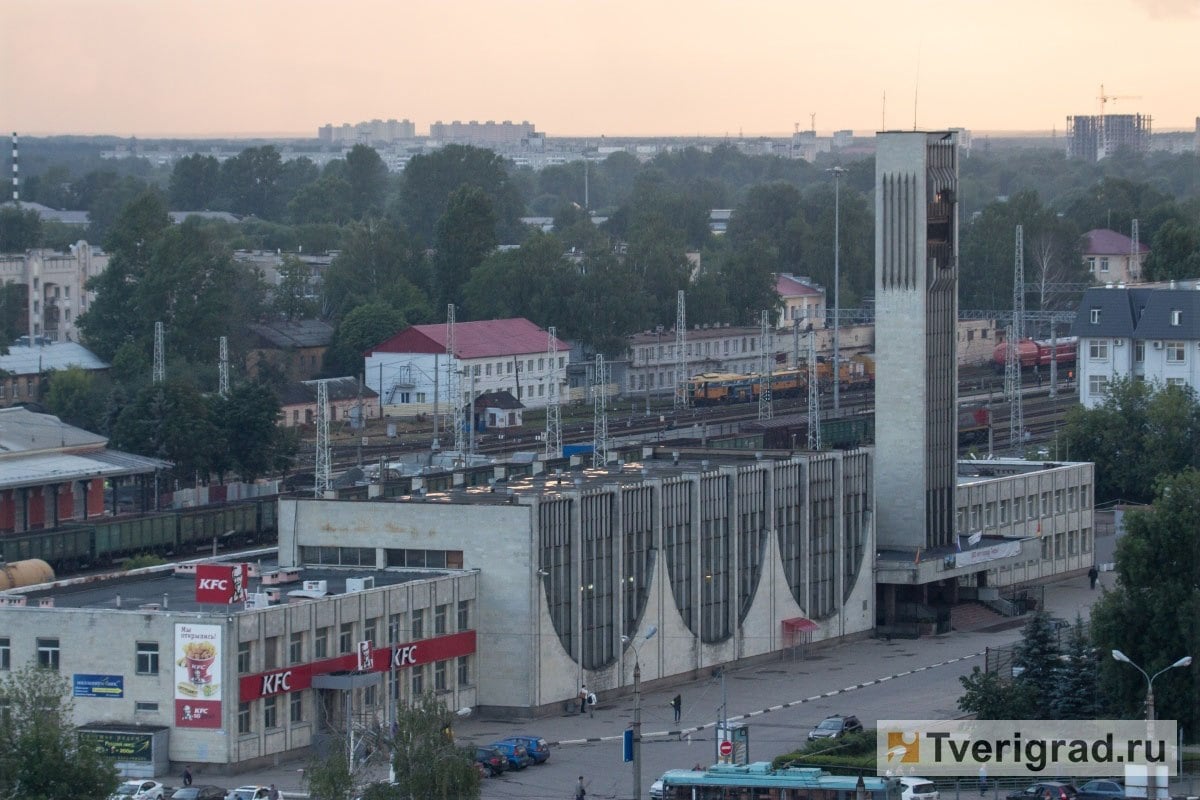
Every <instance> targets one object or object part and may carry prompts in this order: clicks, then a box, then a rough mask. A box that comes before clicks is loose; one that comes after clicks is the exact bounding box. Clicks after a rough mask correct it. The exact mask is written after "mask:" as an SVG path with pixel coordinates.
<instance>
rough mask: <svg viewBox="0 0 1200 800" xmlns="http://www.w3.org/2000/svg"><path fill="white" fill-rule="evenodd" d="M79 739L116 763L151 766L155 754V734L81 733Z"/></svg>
mask: <svg viewBox="0 0 1200 800" xmlns="http://www.w3.org/2000/svg"><path fill="white" fill-rule="evenodd" d="M79 738H80V739H81V740H83V741H85V742H90V743H92V744H93V745H94V746H95V747H96V749H97V750H99V751H100V752H101V753H103V754H104V755H106V756H108V757H109V758H111V759H113V760H114V761H136V762H139V763H146V764H149V763H150V762H151V760H152V759H151V756H152V754H153V752H154V747H153V745H154V741H153V734H150V733H118V732H116V731H80V732H79Z"/></svg>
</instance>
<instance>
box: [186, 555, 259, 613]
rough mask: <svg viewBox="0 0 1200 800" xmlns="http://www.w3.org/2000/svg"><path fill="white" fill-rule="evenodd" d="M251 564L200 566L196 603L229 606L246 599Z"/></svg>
mask: <svg viewBox="0 0 1200 800" xmlns="http://www.w3.org/2000/svg"><path fill="white" fill-rule="evenodd" d="M249 582H250V565H249V564H198V565H197V566H196V602H197V603H218V604H221V605H229V604H230V603H241V602H243V601H244V600H245V599H246V586H247V584H248V583H249Z"/></svg>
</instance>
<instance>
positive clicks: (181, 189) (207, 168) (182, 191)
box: [168, 153, 221, 211]
mask: <svg viewBox="0 0 1200 800" xmlns="http://www.w3.org/2000/svg"><path fill="white" fill-rule="evenodd" d="M220 192H221V162H219V161H217V159H216V157H215V156H202V155H200V154H199V153H193V154H192V155H190V156H184V157H183V158H181V159H179V160H178V161H176V162H175V167H174V169H172V170H171V180H170V183H169V189H168V194H169V196H170V198H171V207H172V208H174V209H176V210H178V211H203V210H205V209H210V208H214V207H215V206H216V204H217V202H218V198H219V197H220Z"/></svg>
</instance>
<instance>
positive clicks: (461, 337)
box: [367, 317, 571, 359]
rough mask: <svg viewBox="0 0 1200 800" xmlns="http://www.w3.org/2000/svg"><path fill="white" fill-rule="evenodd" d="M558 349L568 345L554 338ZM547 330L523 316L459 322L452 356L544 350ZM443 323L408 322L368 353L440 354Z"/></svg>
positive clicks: (535, 352) (498, 354)
mask: <svg viewBox="0 0 1200 800" xmlns="http://www.w3.org/2000/svg"><path fill="white" fill-rule="evenodd" d="M557 341H558V351H559V352H560V353H563V354H565V353H566V352H567V351H568V350H570V349H571V348H570V345H568V344H567V343H566V342H564V341H563V340H561V339H558V340H557ZM547 343H548V338H547V333H546V331H545V330H543V329H542V328H539V327H538V326H537V325H535V324H533V323H532V322H530V321H529V320H527V319H525V318H524V317H514V318H512V319H487V320H479V321H477V322H459V323H456V324H455V326H454V344H455V347H456V352H455V355H456V356H457V357H458V358H462V359H470V358H494V357H496V356H517V355H521V356H523V355H534V354H542V355H544V354H545V352H546V345H547ZM444 352H446V325H445V324H444V323H438V324H433V325H412V326H410V327H408V328H405V329H404V330H402V331H400V332H399V333H396V334H394V335H392V336H391V337H389V338H388V339H385V340H384V341H382V342H380V343H379V344H377V345H375V346H374V347H372V348H370V350H368V351H367V355H370V354H371V353H444Z"/></svg>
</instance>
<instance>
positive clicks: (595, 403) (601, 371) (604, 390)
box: [592, 353, 608, 467]
mask: <svg viewBox="0 0 1200 800" xmlns="http://www.w3.org/2000/svg"><path fill="white" fill-rule="evenodd" d="M607 402H608V368H607V367H605V365H604V354H603V353H596V379H595V383H593V384H592V431H593V438H592V466H593V467H602V466H604V465H605V464H607V463H608V406H607Z"/></svg>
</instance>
